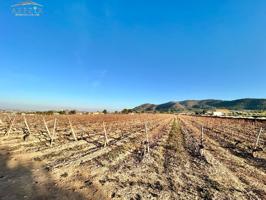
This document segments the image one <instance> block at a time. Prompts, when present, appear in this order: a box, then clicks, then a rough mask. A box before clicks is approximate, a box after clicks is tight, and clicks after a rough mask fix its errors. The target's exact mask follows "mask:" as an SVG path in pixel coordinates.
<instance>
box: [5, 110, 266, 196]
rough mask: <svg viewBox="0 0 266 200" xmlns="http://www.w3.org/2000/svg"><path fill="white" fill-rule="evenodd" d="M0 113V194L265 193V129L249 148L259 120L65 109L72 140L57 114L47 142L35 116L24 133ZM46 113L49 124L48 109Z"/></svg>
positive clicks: (21, 123)
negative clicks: (88, 112)
mask: <svg viewBox="0 0 266 200" xmlns="http://www.w3.org/2000/svg"><path fill="white" fill-rule="evenodd" d="M0 117H1V121H2V123H1V125H0V135H1V140H0V141H1V143H0V199H1V200H2V199H3V200H17V199H58V200H59V199H60V200H61V199H81V200H82V199H84V200H87V199H92V200H105V199H117V200H118V199H122V200H124V199H125V200H127V199H128V200H143V199H154V200H155V199H163V200H168V199H169V200H170V199H171V200H174V199H187V200H190V199H219V200H220V199H266V184H265V183H266V158H265V154H266V153H265V152H266V151H265V142H264V141H265V139H266V138H265V135H263V136H262V137H261V138H260V143H259V145H258V149H259V148H260V149H259V150H260V151H258V152H256V155H255V156H254V155H253V153H254V152H251V149H252V146H253V143H254V140H256V136H257V129H258V127H261V126H263V127H264V126H265V124H264V123H262V124H256V125H252V124H251V123H249V122H239V121H237V120H233V119H231V120H230V121H222V120H221V119H218V118H217V119H214V118H210V119H208V118H197V117H192V116H175V115H159V114H156V115H154V114H151V115H145V114H142V115H135V116H129V115H106V116H94V117H92V116H90V117H85V116H72V117H71V118H70V120H71V121H72V125H73V127H72V128H73V129H74V130H75V134H76V137H77V140H75V139H74V137H73V134H72V133H71V128H70V126H69V124H68V119H67V117H65V116H64V117H57V120H58V124H57V127H56V135H55V136H54V138H53V140H54V141H53V143H52V145H51V143H50V139H51V138H50V137H49V134H48V133H47V131H46V129H45V127H44V125H43V123H42V120H40V116H33V117H28V116H27V122H28V124H29V127H30V132H31V134H30V136H29V138H28V139H27V140H25V141H24V140H23V137H24V136H25V134H26V135H27V134H28V133H27V130H25V122H24V121H23V118H22V117H20V118H19V117H18V119H17V121H16V123H14V126H13V127H12V128H11V132H10V134H9V136H8V135H7V134H6V133H7V130H8V129H9V128H10V120H12V117H11V119H9V118H6V117H5V116H0ZM46 120H47V124H48V127H49V129H50V130H51V132H52V129H53V125H54V121H53V120H54V117H51V116H50V117H46ZM103 121H104V122H105V123H106V131H107V135H108V144H107V145H106V146H104V142H105V138H104V128H103V123H102V122H103ZM229 122H230V123H229ZM145 123H146V128H147V132H146V131H145ZM244 125H246V128H244ZM201 127H204V136H203V137H204V138H203V142H201V140H202V133H201ZM146 133H148V142H147V134H146ZM236 143H237V144H236ZM148 146H149V152H148V149H147V147H148Z"/></svg>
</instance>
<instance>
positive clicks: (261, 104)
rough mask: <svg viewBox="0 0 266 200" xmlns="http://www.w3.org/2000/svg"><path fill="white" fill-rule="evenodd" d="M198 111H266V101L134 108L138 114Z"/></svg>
mask: <svg viewBox="0 0 266 200" xmlns="http://www.w3.org/2000/svg"><path fill="white" fill-rule="evenodd" d="M197 109H229V110H266V99H251V98H246V99H237V100H232V101H224V100H214V99H206V100H185V101H170V102H168V103H163V104H158V105H156V104H149V103H147V104H143V105H140V106H137V107H135V108H133V110H134V111H137V112H142V111H144V112H148V111H159V112H164V111H185V110H197Z"/></svg>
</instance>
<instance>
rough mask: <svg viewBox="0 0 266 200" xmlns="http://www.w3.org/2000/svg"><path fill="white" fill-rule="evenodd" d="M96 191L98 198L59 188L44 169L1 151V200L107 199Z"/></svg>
mask: <svg viewBox="0 0 266 200" xmlns="http://www.w3.org/2000/svg"><path fill="white" fill-rule="evenodd" d="M38 175H40V177H38ZM96 190H97V191H98V193H97V197H96V196H93V195H94V194H90V193H89V192H88V194H86V193H85V194H86V195H84V193H83V194H81V193H80V192H78V191H76V190H75V189H73V188H69V187H67V188H62V187H59V186H58V184H57V183H56V181H54V180H53V179H52V178H51V176H50V175H49V172H48V171H45V170H43V168H42V167H36V166H35V165H34V164H33V163H32V162H31V161H30V162H26V163H25V162H20V161H17V158H14V157H13V156H12V155H11V154H10V153H9V151H8V150H7V149H3V148H1V149H0V200H20V199H26V200H27V199H34V200H37V199H38V200H47V199H53V200H54V199H56V200H57V199H58V200H59V199H60V200H66V199H70V200H71V199H73V200H76V199H77V200H85V199H86V200H87V199H91V200H93V199H97V200H98V199H99V198H100V199H105V198H103V195H102V194H100V192H99V190H98V189H96Z"/></svg>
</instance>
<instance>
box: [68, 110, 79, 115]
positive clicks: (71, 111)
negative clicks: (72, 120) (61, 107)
mask: <svg viewBox="0 0 266 200" xmlns="http://www.w3.org/2000/svg"><path fill="white" fill-rule="evenodd" d="M76 113H77V111H75V110H70V111H69V114H70V115H75V114H76Z"/></svg>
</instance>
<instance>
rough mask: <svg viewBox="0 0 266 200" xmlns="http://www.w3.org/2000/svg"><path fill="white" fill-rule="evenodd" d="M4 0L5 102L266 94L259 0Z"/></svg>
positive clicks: (265, 28) (0, 94) (265, 20)
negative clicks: (32, 13)
mask: <svg viewBox="0 0 266 200" xmlns="http://www.w3.org/2000/svg"><path fill="white" fill-rule="evenodd" d="M35 2H37V3H39V4H42V5H43V12H44V13H43V15H42V16H40V17H16V16H13V15H12V12H11V7H10V6H11V5H13V4H15V3H19V0H0V4H1V6H0V102H1V105H2V106H11V107H12V106H14V105H16V106H20V107H23V106H24V107H25V108H26V107H27V106H28V107H34V108H49V107H55V108H60V107H73V108H87V109H102V108H107V109H113V110H115V109H121V108H124V107H129V108H130V107H134V106H137V105H139V104H142V103H147V102H149V103H164V102H167V101H172V100H184V99H206V98H212V99H237V98H244V97H253V98H265V97H266V9H265V8H266V1H265V0H256V1H253V0H215V1H214V0H172V1H170V0H169V1H167V0H134V1H131V0H106V1H101V0H75V1H73V0H71V1H70V0H64V1H58V0H57V1H51V0H46V1H44V0H36V1H35Z"/></svg>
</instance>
